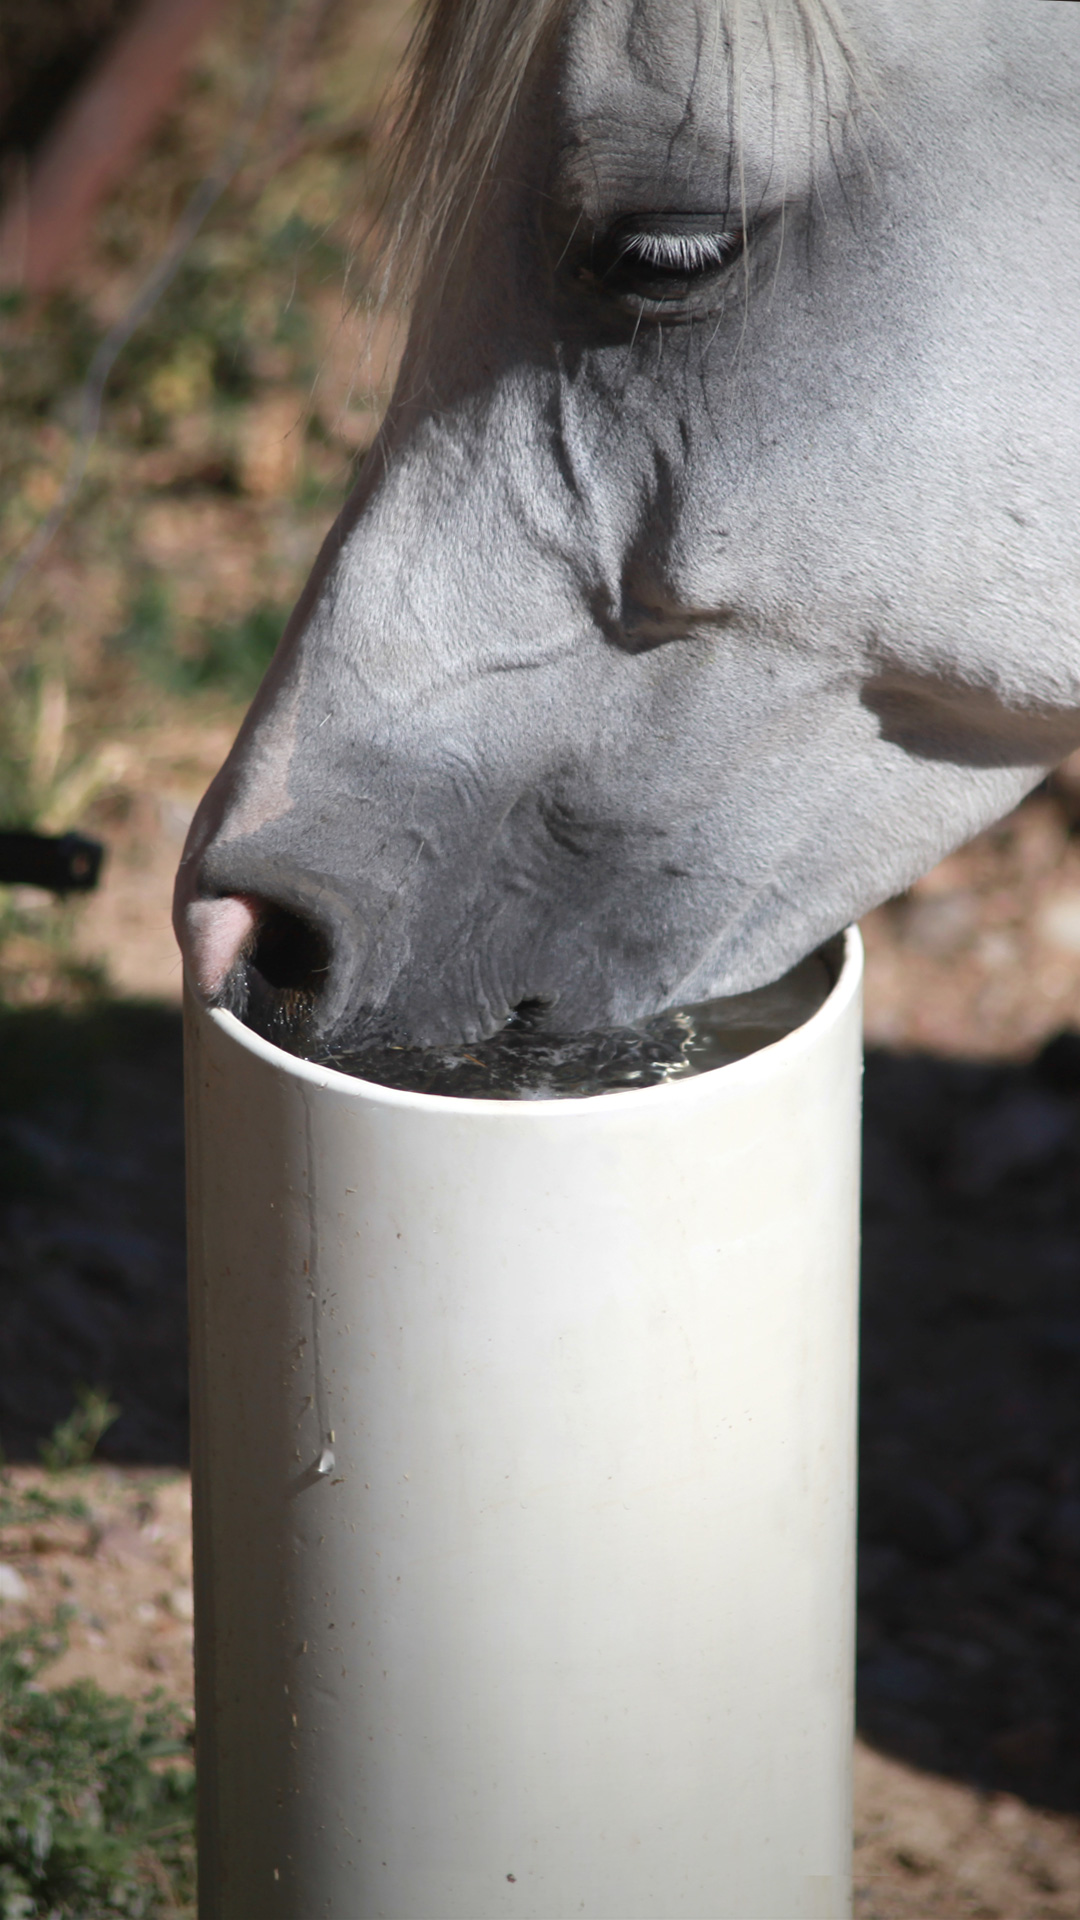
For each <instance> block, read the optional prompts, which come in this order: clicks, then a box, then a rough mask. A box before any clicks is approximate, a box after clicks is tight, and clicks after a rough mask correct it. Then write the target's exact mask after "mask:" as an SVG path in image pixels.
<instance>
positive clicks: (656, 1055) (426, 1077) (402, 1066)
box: [306, 953, 834, 1100]
mask: <svg viewBox="0 0 1080 1920" xmlns="http://www.w3.org/2000/svg"><path fill="white" fill-rule="evenodd" d="M833 977H834V976H833V969H832V968H831V967H830V965H829V963H828V961H827V960H826V959H825V957H824V956H823V954H820V953H817V954H812V955H811V956H810V958H809V959H807V960H803V961H800V963H799V965H798V966H797V967H794V968H792V970H791V972H790V973H787V974H785V975H784V977H783V979H782V980H777V981H775V982H774V983H773V985H772V986H768V987H759V988H758V989H756V991H755V992H753V993H740V994H735V995H732V996H731V997H729V998H727V999H721V1000H706V1001H703V1002H701V1003H700V1004H699V1005H697V1006H685V1007H671V1008H669V1009H668V1010H667V1011H666V1012H664V1013H658V1014H656V1015H654V1016H653V1018H651V1019H649V1020H643V1021H641V1022H640V1023H639V1024H638V1025H637V1026H633V1027H617V1028H613V1029H611V1030H609V1031H607V1032H603V1033H575V1034H558V1033H554V1032H551V1031H550V1030H549V1029H547V1028H545V1027H543V1026H541V1025H540V1020H541V1018H542V1017H543V1011H542V1010H541V1012H539V1013H534V1012H532V1011H531V1010H530V1011H526V1012H519V1013H515V1014H512V1015H511V1017H510V1019H509V1020H508V1021H507V1023H506V1025H505V1027H503V1028H502V1029H501V1031H500V1032H499V1033H496V1034H493V1035H492V1037H491V1038H490V1039H489V1040H480V1041H474V1042H473V1043H472V1044H471V1045H469V1046H460V1047H401V1046H392V1045H388V1044H386V1043H382V1044H379V1043H376V1044H374V1045H370V1046H365V1047H359V1048H357V1049H356V1050H355V1051H347V1050H341V1049H337V1048H335V1049H333V1050H328V1051H326V1052H322V1053H319V1052H316V1051H311V1052H307V1054H306V1057H307V1058H308V1059H311V1060H314V1061H315V1062H316V1064H317V1065H319V1066H327V1067H335V1068H336V1069H337V1071H338V1072H339V1073H349V1074H354V1075H355V1076H356V1077H357V1078H358V1079H360V1080H371V1081H374V1082H375V1083H376V1084H377V1085H378V1086H383V1087H399V1088H401V1089H403V1090H404V1091H407V1092H411V1093H437V1094H443V1095H450V1096H452V1097H454V1098H456V1099H467V1100H575V1099H576V1100H580V1099H582V1098H583V1097H585V1096H588V1095H592V1094H599V1093H625V1092H627V1091H629V1090H630V1089H631V1088H635V1087H653V1086H659V1085H661V1084H662V1083H664V1082H665V1081H669V1080H683V1079H687V1078H688V1077H689V1076H690V1075H691V1074H697V1073H708V1072H709V1071H710V1070H711V1069H712V1068H714V1067H726V1066H730V1065H731V1063H732V1061H734V1060H742V1059H745V1057H746V1055H747V1054H750V1053H757V1052H758V1051H759V1049H760V1048H762V1047H768V1046H771V1045H772V1044H773V1042H774V1041H776V1040H782V1039H783V1037H784V1035H785V1034H788V1033H791V1032H792V1031H793V1030H794V1028H796V1027H800V1026H802V1025H803V1023H804V1022H805V1021H807V1020H809V1019H810V1017H811V1015H812V1014H814V1013H816V1012H817V1010H818V1008H819V1007H820V1006H821V1005H822V1004H823V1003H824V1001H825V1000H826V999H827V998H828V995H829V992H830V990H831V988H832V984H833Z"/></svg>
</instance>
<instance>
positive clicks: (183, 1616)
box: [165, 1587, 195, 1620]
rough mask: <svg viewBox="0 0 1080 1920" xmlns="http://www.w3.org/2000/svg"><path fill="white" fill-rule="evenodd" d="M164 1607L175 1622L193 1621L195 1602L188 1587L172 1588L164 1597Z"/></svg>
mask: <svg viewBox="0 0 1080 1920" xmlns="http://www.w3.org/2000/svg"><path fill="white" fill-rule="evenodd" d="M165 1605H166V1606H167V1607H168V1609H169V1612H170V1613H171V1614H173V1615H174V1616H175V1618H176V1619H177V1620H193V1619H194V1617H195V1600H194V1597H193V1595H192V1591H191V1588H190V1587H174V1588H173V1590H172V1592H171V1593H167V1594H166V1595H165Z"/></svg>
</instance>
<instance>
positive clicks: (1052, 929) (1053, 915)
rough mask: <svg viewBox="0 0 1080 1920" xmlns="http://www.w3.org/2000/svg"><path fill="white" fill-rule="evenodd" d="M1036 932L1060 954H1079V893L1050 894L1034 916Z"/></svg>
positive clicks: (1070, 890)
mask: <svg viewBox="0 0 1080 1920" xmlns="http://www.w3.org/2000/svg"><path fill="white" fill-rule="evenodd" d="M1035 927H1036V931H1037V932H1038V933H1039V934H1041V936H1042V938H1043V939H1044V940H1045V941H1046V943H1047V945H1048V946H1051V947H1057V948H1058V950H1059V951H1060V952H1061V953H1080V892H1077V891H1075V890H1074V889H1072V888H1070V889H1069V890H1068V891H1063V892H1061V893H1052V894H1051V895H1050V898H1049V899H1048V900H1045V901H1044V902H1043V904H1042V906H1041V907H1040V908H1039V911H1038V913H1037V914H1036V915H1035Z"/></svg>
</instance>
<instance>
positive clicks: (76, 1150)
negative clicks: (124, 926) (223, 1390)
mask: <svg viewBox="0 0 1080 1920" xmlns="http://www.w3.org/2000/svg"><path fill="white" fill-rule="evenodd" d="M183 1156H184V1135H183V1084H182V1054H181V1028H180V1015H179V1013H178V1012H174V1011H173V1010H171V1009H168V1008H162V1007H155V1006H148V1005H131V1004H125V1003H123V1002H114V1003H105V1004H104V1005H99V1006H95V1007H92V1008H90V1009H87V1010H83V1011H79V1012H70V1013H69V1012H63V1011H61V1010H58V1009H55V1008H40V1009H32V1010H28V1011H19V1012H10V1011H9V1012H3V1013H0V1441H2V1443H3V1446H4V1448H5V1450H6V1452H7V1454H8V1457H9V1458H10V1459H13V1460H35V1459H36V1458H37V1447H38V1442H39V1441H40V1440H41V1439H42V1438H43V1437H44V1436H45V1435H47V1434H48V1433H50V1432H51V1431H52V1428H53V1427H54V1426H55V1425H56V1423H57V1421H58V1420H61V1419H63V1418H64V1417H65V1415H66V1414H68V1413H69V1412H70V1411H71V1407H72V1399H73V1392H74V1388H75V1386H76V1385H77V1384H78V1383H80V1382H82V1383H85V1384H86V1385H88V1386H92V1387H97V1386H102V1387H106V1388H107V1389H108V1390H109V1392H110V1394H111V1396H112V1398H113V1399H114V1400H115V1401H116V1402H118V1403H119V1405H120V1407H121V1409H122V1411H121V1415H120V1418H119V1420H118V1421H117V1423H116V1425H115V1426H114V1427H113V1428H112V1429H111V1431H110V1432H109V1434H108V1436H107V1438H106V1440H105V1441H104V1442H103V1444H102V1447H101V1453H102V1454H103V1456H105V1457H107V1458H111V1459H113V1460H124V1461H143V1462H151V1463H154V1464H168V1465H173V1464H181V1463H182V1462H183V1461H184V1460H186V1458H187V1355H186V1301H185V1279H184V1170H183Z"/></svg>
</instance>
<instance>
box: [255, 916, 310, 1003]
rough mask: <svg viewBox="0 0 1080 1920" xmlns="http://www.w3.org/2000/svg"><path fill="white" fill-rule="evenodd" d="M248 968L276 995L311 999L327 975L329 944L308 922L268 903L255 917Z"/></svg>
mask: <svg viewBox="0 0 1080 1920" xmlns="http://www.w3.org/2000/svg"><path fill="white" fill-rule="evenodd" d="M248 966H249V967H250V968H251V970H252V972H253V973H257V974H259V975H260V976H261V977H262V979H263V980H264V981H265V982H266V985H267V986H268V987H273V988H274V989H275V990H276V991H277V992H279V993H297V994H304V995H305V996H310V997H312V998H314V996H315V995H316V994H318V993H319V992H320V991H321V989H322V987H323V986H324V984H325V981H326V976H327V974H328V973H329V971H330V943H329V941H328V940H327V938H326V936H325V934H323V933H322V932H320V930H319V928H318V927H315V926H312V924H311V922H310V921H309V920H301V919H300V917H299V915H297V914H295V913H290V912H289V911H288V909H287V908H286V907H279V906H276V905H275V904H274V903H273V902H272V901H268V902H267V903H266V904H265V905H264V906H263V909H262V912H261V914H260V916H259V922H258V926H257V928H256V933H255V941H254V945H253V946H252V948H251V952H250V954H249V956H248Z"/></svg>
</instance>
